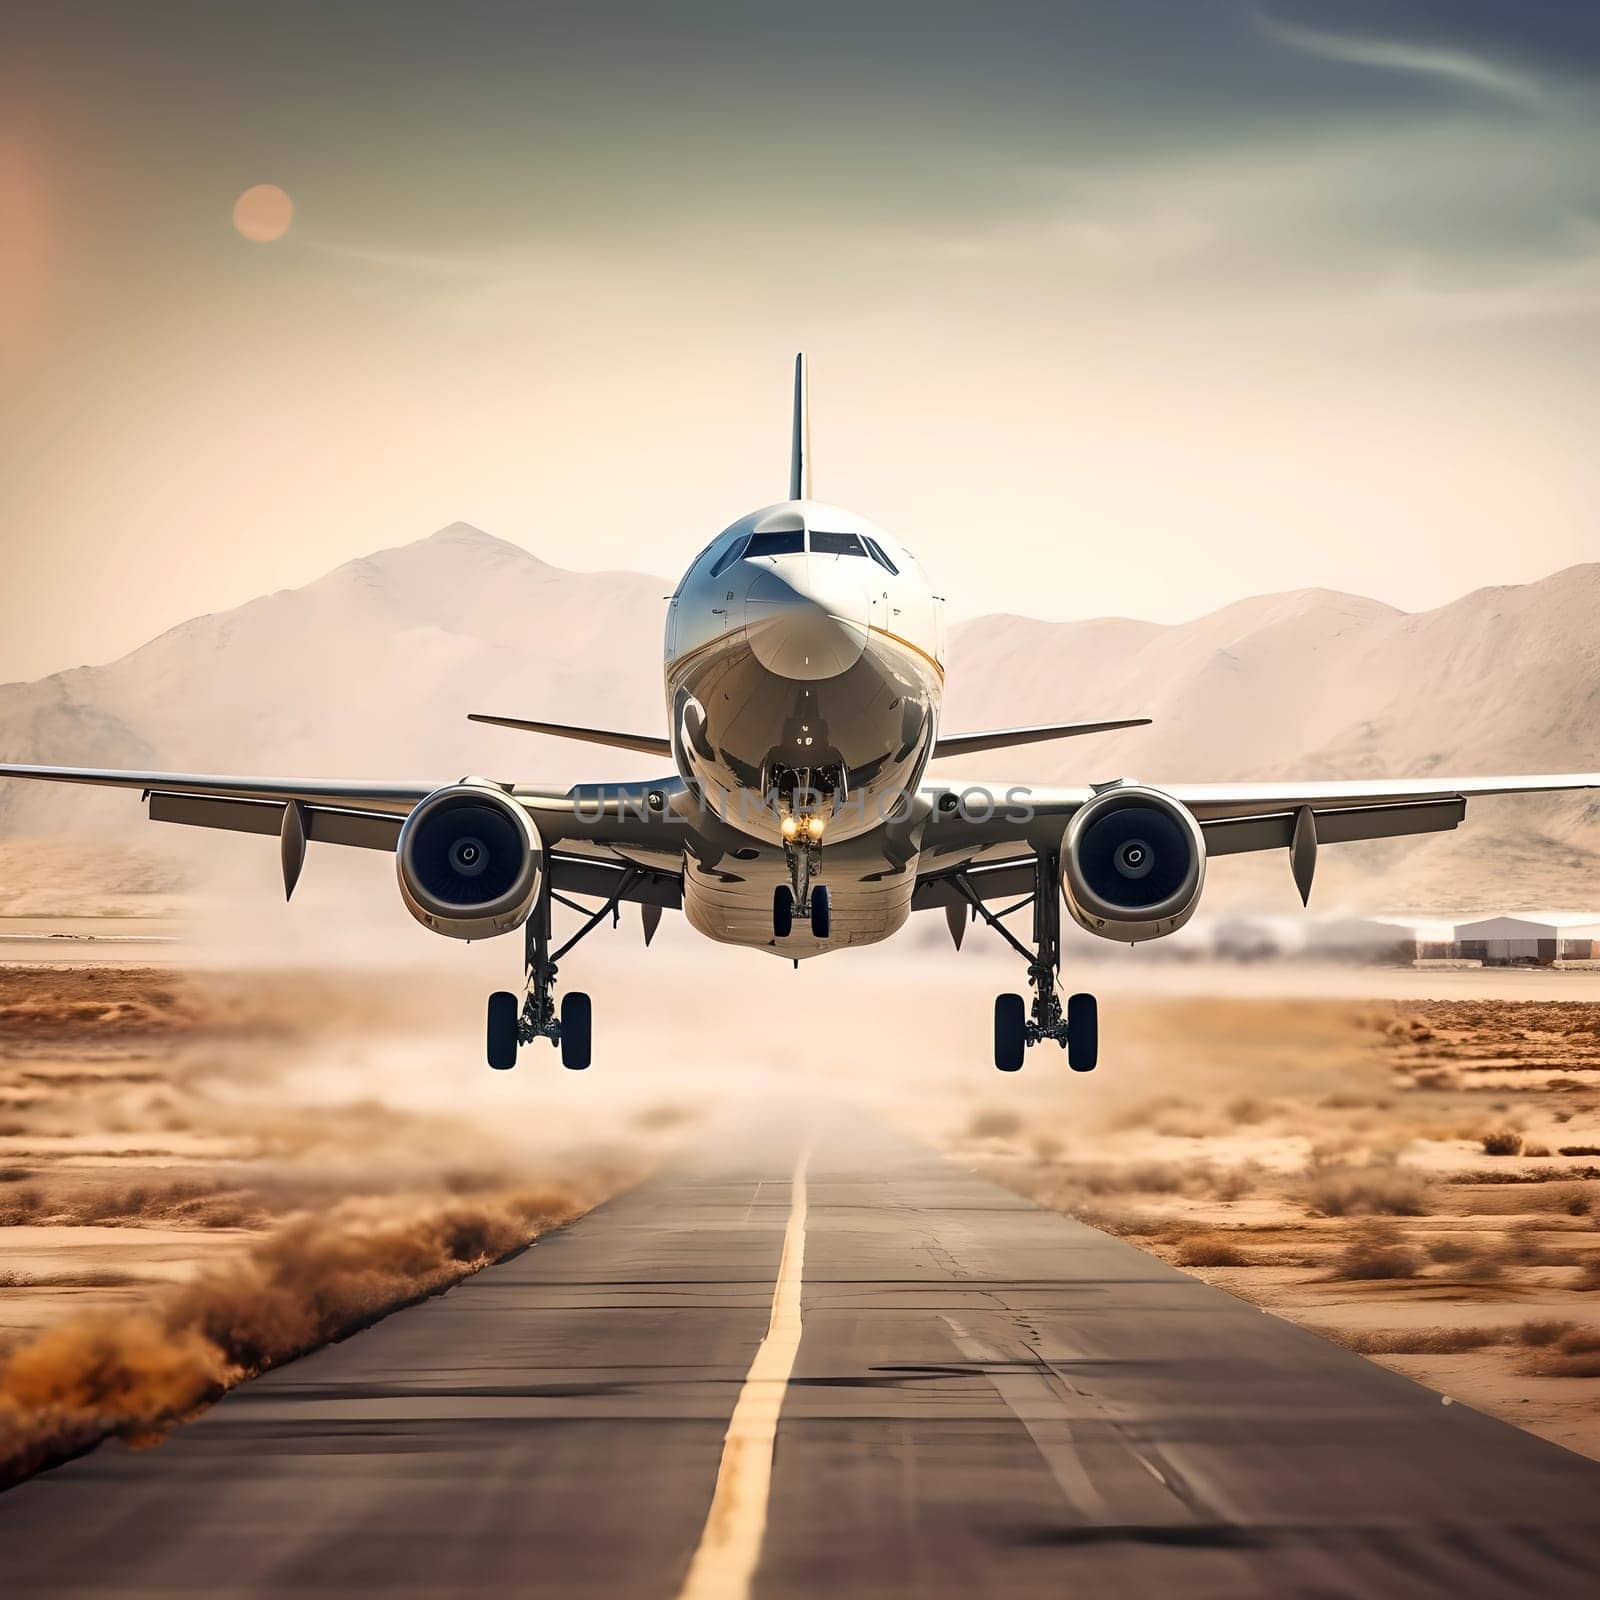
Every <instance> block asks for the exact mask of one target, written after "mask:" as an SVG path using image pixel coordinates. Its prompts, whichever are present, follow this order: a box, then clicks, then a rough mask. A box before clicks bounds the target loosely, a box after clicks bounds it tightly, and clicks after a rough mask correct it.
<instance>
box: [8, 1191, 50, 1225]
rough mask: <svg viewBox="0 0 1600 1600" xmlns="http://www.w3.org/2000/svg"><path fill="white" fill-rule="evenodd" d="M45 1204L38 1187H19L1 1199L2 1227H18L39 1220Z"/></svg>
mask: <svg viewBox="0 0 1600 1600" xmlns="http://www.w3.org/2000/svg"><path fill="white" fill-rule="evenodd" d="M43 1205H44V1201H43V1199H42V1198H41V1197H40V1194H39V1191H38V1190H37V1189H18V1190H17V1192H16V1193H15V1194H8V1195H7V1196H6V1197H5V1198H4V1199H0V1228H17V1227H21V1226H22V1225H23V1224H25V1223H28V1222H33V1221H35V1220H37V1218H38V1216H39V1212H40V1210H41V1208H42V1207H43Z"/></svg>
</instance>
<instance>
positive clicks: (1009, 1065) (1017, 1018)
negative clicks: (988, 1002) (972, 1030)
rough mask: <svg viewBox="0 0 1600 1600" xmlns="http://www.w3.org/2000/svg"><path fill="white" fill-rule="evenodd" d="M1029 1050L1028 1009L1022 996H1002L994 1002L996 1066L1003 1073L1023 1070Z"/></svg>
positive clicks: (997, 996)
mask: <svg viewBox="0 0 1600 1600" xmlns="http://www.w3.org/2000/svg"><path fill="white" fill-rule="evenodd" d="M1027 1048H1028V1008H1027V1006H1026V1005H1025V1004H1024V1003H1023V999H1022V996H1021V995H1020V994H1000V995H996V996H995V1000H994V1064H995V1066H997V1067H998V1068H999V1069H1000V1071H1002V1072H1016V1071H1019V1070H1020V1069H1021V1066H1022V1056H1023V1052H1024V1051H1025V1050H1026V1049H1027Z"/></svg>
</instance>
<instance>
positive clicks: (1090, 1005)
mask: <svg viewBox="0 0 1600 1600" xmlns="http://www.w3.org/2000/svg"><path fill="white" fill-rule="evenodd" d="M1058 867H1059V857H1057V856H1056V855H1055V854H1054V853H1051V852H1044V851H1041V852H1040V853H1039V854H1038V855H1037V856H1036V857H1035V858H1034V878H1033V893H1032V894H1030V895H1028V896H1026V897H1025V898H1024V899H1022V900H1019V901H1018V902H1017V903H1016V904H1015V905H1013V906H1009V907H1007V908H1006V909H1005V910H1004V911H1001V912H1000V913H999V914H998V915H996V914H995V913H994V912H992V911H990V910H989V908H988V907H987V906H986V905H984V903H983V901H982V899H981V898H980V897H979V895H978V893H977V891H976V890H975V889H974V888H973V887H972V885H971V883H970V882H969V881H968V879H967V877H966V874H965V873H959V874H957V875H956V876H955V878H954V879H953V880H952V881H953V882H954V885H955V887H956V889H957V891H958V892H959V893H960V894H961V895H962V896H964V897H965V899H966V900H967V901H968V902H969V903H970V904H971V906H972V908H973V910H974V912H975V913H976V914H977V915H978V916H980V917H982V918H983V920H984V921H985V922H987V923H988V924H989V926H990V927H991V928H993V929H994V930H995V932H996V933H998V934H999V935H1000V937H1001V938H1002V939H1004V940H1005V941H1006V943H1007V944H1009V945H1010V946H1011V947H1012V949H1014V950H1015V951H1016V952H1017V954H1018V955H1020V956H1021V957H1022V958H1023V959H1024V960H1025V961H1026V962H1027V963H1028V987H1029V988H1030V989H1032V991H1033V999H1032V1002H1031V1003H1029V1002H1027V1001H1025V1000H1024V999H1023V997H1022V996H1021V995H1020V994H1002V995H999V996H997V997H996V999H995V1003H994V1064H995V1066H996V1067H997V1068H998V1069H999V1070H1000V1071H1001V1072H1016V1071H1018V1070H1019V1069H1020V1068H1021V1066H1022V1058H1023V1056H1024V1055H1025V1054H1026V1053H1027V1050H1028V1047H1029V1046H1030V1045H1035V1044H1042V1043H1043V1042H1044V1041H1045V1040H1046V1039H1051V1040H1054V1041H1055V1043H1056V1044H1058V1045H1060V1046H1061V1048H1062V1049H1063V1050H1065V1051H1066V1052H1067V1065H1068V1066H1069V1067H1071V1068H1072V1070H1073V1071H1074V1072H1093V1071H1094V1069H1095V1067H1096V1065H1097V1064H1098V1062H1099V1059H1100V1015H1099V1006H1098V1005H1097V1003H1096V1001H1095V997H1094V996H1093V995H1092V994H1075V995H1073V996H1071V998H1069V999H1068V1001H1067V1003H1066V1006H1065V1007H1063V1006H1062V1004H1061V995H1060V993H1059V991H1058V989H1057V986H1056V974H1057V973H1058V972H1059V971H1060V970H1061V892H1060V889H1059V888H1058V886H1057V885H1058V883H1059V876H1058ZM1029 904H1032V906H1033V937H1034V943H1035V944H1036V946H1037V949H1034V950H1030V949H1029V948H1028V947H1027V946H1026V945H1025V944H1023V943H1022V941H1021V940H1020V939H1018V938H1016V937H1015V936H1014V935H1013V934H1012V933H1011V930H1010V929H1009V928H1007V927H1006V926H1005V924H1004V923H1002V922H1001V920H1000V918H1001V917H1005V916H1009V915H1010V914H1011V913H1012V912H1013V911H1020V910H1021V909H1022V908H1023V907H1024V906H1025V905H1029Z"/></svg>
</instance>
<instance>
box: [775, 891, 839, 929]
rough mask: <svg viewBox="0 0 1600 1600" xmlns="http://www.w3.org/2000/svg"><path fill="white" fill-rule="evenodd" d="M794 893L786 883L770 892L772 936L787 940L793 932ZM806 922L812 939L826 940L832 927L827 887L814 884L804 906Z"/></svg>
mask: <svg viewBox="0 0 1600 1600" xmlns="http://www.w3.org/2000/svg"><path fill="white" fill-rule="evenodd" d="M794 912H795V892H794V890H793V889H791V888H790V887H789V885H788V884H786V883H780V884H779V885H778V887H777V888H776V889H774V890H773V891H772V936H773V938H775V939H787V938H788V937H789V935H790V934H791V933H793V932H794ZM805 915H806V920H807V921H808V922H809V923H810V924H811V932H812V935H813V937H815V938H818V939H826V938H827V937H828V934H829V932H830V931H831V929H832V927H833V907H832V904H831V902H830V901H829V899H828V886H827V884H825V883H814V884H812V886H811V895H810V899H809V902H808V903H807V905H806V913H805Z"/></svg>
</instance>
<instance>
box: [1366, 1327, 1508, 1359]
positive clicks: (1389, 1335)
mask: <svg viewBox="0 0 1600 1600" xmlns="http://www.w3.org/2000/svg"><path fill="white" fill-rule="evenodd" d="M1336 1337H1337V1338H1338V1339H1339V1342H1340V1343H1341V1344H1343V1345H1345V1346H1346V1347H1347V1348H1348V1349H1351V1350H1359V1351H1360V1352H1361V1354H1362V1355H1365V1356H1451V1355H1460V1354H1461V1353H1462V1352H1463V1351H1466V1350H1482V1349H1484V1348H1485V1347H1487V1346H1488V1345H1493V1344H1501V1343H1503V1342H1504V1339H1505V1334H1504V1332H1503V1331H1502V1330H1501V1329H1499V1328H1402V1329H1397V1330H1393V1331H1385V1330H1364V1331H1363V1330H1358V1331H1355V1332H1351V1333H1347V1334H1338V1335H1336Z"/></svg>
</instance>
